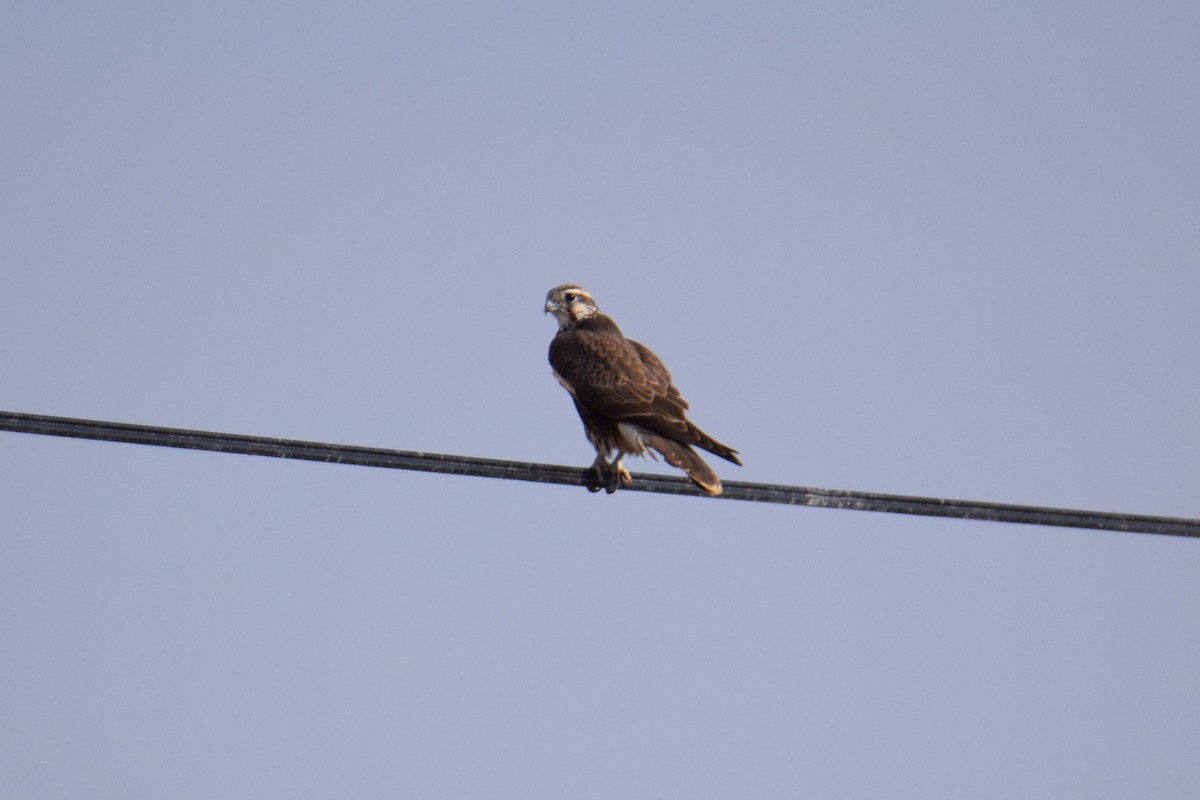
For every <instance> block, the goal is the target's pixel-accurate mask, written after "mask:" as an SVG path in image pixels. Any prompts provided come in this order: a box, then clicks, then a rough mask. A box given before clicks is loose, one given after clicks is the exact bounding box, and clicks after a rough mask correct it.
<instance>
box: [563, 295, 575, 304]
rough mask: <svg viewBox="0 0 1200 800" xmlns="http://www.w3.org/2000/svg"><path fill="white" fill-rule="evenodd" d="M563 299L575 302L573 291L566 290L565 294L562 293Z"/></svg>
mask: <svg viewBox="0 0 1200 800" xmlns="http://www.w3.org/2000/svg"><path fill="white" fill-rule="evenodd" d="M563 300H566V301H567V302H568V303H574V302H575V294H574V293H573V292H567V293H566V294H564V295H563Z"/></svg>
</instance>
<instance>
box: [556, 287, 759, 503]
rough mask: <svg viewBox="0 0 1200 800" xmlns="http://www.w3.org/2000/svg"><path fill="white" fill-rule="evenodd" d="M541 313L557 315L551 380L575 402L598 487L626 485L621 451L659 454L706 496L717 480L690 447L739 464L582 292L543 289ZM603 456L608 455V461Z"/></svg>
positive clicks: (659, 365) (653, 361)
mask: <svg viewBox="0 0 1200 800" xmlns="http://www.w3.org/2000/svg"><path fill="white" fill-rule="evenodd" d="M546 313H549V314H553V315H554V317H555V319H557V320H558V333H557V334H555V336H554V340H553V341H551V342H550V366H551V367H553V369H554V377H555V378H557V379H558V382H559V383H561V384H562V386H563V388H564V389H566V390H567V391H568V392H570V394H571V398H572V399H573V400H574V401H575V409H576V410H577V411H578V412H579V418H580V419H582V420H583V428H584V431H585V433H586V434H587V438H588V440H589V441H590V442H591V443H592V446H593V447H595V448H596V461H595V463H593V464H592V469H593V470H595V472H596V478H597V480H598V482H599V485H598V486H590V487H588V488H590V489H591V490H592V491H594V492H595V491H599V490H600V488H601V487H603V488H604V489H606V490H607V491H608V492H609V493H610V494H611V493H612V492H614V491H616V490H617V486H618V485H619V484H621V483H629V482H630V480H631V478H630V475H629V470H627V469H626V468H625V465H624V464H622V463H621V462H622V459H623V458H624V457H625V456H627V455H639V456H640V455H645V454H646V453H647V452H649V455H650V456H651V458H656V456H655V453H658V454H659V455H661V456H662V457H663V458H664V459H665V460H666V462H667V463H668V464H670V465H671V466H673V467H677V468H679V469H681V470H683V471H684V472H686V473H687V475H688V477H689V478H691V479H692V482H693V483H695V484H696V485H697V486H699V487H700V488H701V489H703V490H704V491H706V492H708V493H709V494H713V495H718V494H720V493H721V479H720V478H718V477H717V474H716V473H715V472H713V471H712V468H711V467H709V466H708V464H705V463H704V460H703V459H701V458H700V456H699V455H697V453H696V451H695V450H693V449H692V447H693V446H695V447H699V448H702V449H704V450H707V451H708V452H710V453H713V454H714V455H718V456H720V457H721V458H723V459H725V460H726V461H732V462H733V463H734V464H737V465H739V466H741V463H742V462H741V461H740V460H739V459H738V457H737V451H736V450H733V449H732V448H730V447H727V446H725V445H723V444H721V443H720V442H718V441H716V440H715V439H713V438H712V437H711V436H709V435H708V434H706V433H705V432H704V431H702V430H700V429H699V428H697V427H696V426H695V425H693V424H692V423H691V422H690V421H688V418H687V414H686V412H687V409H688V404H687V401H685V400H684V399H683V397H681V396H680V394H679V390H678V389H676V388H675V386H674V384H672V383H671V373H670V372H667V368H666V367H665V366H663V362H662V360H661V359H659V357H658V356H656V355H655V354H654V353H653V352H651V351H650V348H648V347H646V346H645V345H643V344H640V343H639V342H635V341H633V340H632V339H626V338H625V337H624V336H623V335H622V334H621V329H620V328H618V327H617V324H616V323H615V322H613V321H612V320H611V319H609V318H608V317H607V316H605V315H604V314H602V313H601V312H600V309H599V308H597V307H596V301H595V300H593V299H592V296H591V294H589V293H588V291H587V290H586V289H583V288H582V287H580V286H577V285H576V284H573V283H564V284H563V285H561V286H555V287H554V288H553V289H551V290H550V291H549V292H547V293H546ZM610 459H611V460H610Z"/></svg>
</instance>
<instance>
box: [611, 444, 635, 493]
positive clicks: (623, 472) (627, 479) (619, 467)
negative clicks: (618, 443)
mask: <svg viewBox="0 0 1200 800" xmlns="http://www.w3.org/2000/svg"><path fill="white" fill-rule="evenodd" d="M624 461H625V454H624V453H622V452H620V451H618V452H617V457H616V459H615V460H613V462H612V466H611V469H612V471H613V472H614V473H615V475H614V477H615V478H616V480H619V481H620V482H621V483H632V482H633V476H632V475H630V474H629V470H627V469H625V464H624V463H623V462H624ZM614 488H616V487H614Z"/></svg>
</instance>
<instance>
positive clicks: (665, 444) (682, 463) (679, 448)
mask: <svg viewBox="0 0 1200 800" xmlns="http://www.w3.org/2000/svg"><path fill="white" fill-rule="evenodd" d="M642 441H643V442H645V444H647V445H649V446H650V447H653V448H654V449H655V450H657V451H658V452H659V453H661V454H662V457H663V459H664V460H665V461H666V462H667V463H668V464H670V465H671V466H672V467H675V468H677V469H681V470H683V471H684V472H686V473H687V475H688V477H689V478H691V479H692V483H694V484H696V485H697V486H699V487H700V488H701V489H703V490H704V491H706V492H708V493H709V494H713V495H716V494H720V493H721V479H720V478H718V477H717V473H715V472H713V470H712V467H710V466H709V465H708V464H705V463H704V459H702V458H700V456H699V455H697V454H696V451H695V450H693V449H692V448H691V447H689V446H687V445H686V444H683V443H681V442H676V441H674V440H672V439H668V438H666V437H664V436H659V435H658V434H654V433H650V434H643V439H642ZM726 449H728V448H726ZM718 455H720V454H718Z"/></svg>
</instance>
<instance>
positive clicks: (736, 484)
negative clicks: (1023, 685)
mask: <svg viewBox="0 0 1200 800" xmlns="http://www.w3.org/2000/svg"><path fill="white" fill-rule="evenodd" d="M0 430H4V431H12V432H15V433H35V434H42V435H46V436H66V437H72V438H76V439H97V440H102V441H109V442H125V443H128V444H146V445H155V446H158V447H179V448H184V449H187V450H211V451H215V452H220V453H242V454H244V455H251V456H271V457H273V458H296V459H302V460H305V461H324V462H329V463H333V464H354V465H357V466H362V467H383V468H386V469H411V470H419V471H421V472H439V473H445V474H449V475H473V476H476V477H480V478H507V479H509V480H519V481H533V482H535V483H558V484H565V485H568V486H589V485H591V484H592V483H593V481H594V475H593V473H592V471H591V470H590V469H580V468H578V467H564V466H557V465H554V464H534V463H530V462H527V461H507V460H503V459H494V458H478V457H475V456H454V455H444V454H441V453H423V452H419V451H412V450H386V449H383V448H378V447H359V446H355V445H344V444H325V443H322V442H305V441H300V440H296V439H276V438H272V437H267V436H246V435H244V434H236V433H214V432H210V431H193V430H185V429H182V428H161V427H155V426H150V425H135V424H130V423H123V422H101V421H98V420H87V419H71V418H67V417H48V416H43V415H40V414H22V413H18V412H14V411H0ZM633 479H634V480H633V483H631V484H629V485H628V486H626V487H624V488H623V489H622V490H621V491H636V492H658V493H661V494H682V495H695V496H698V497H709V495H708V494H706V493H704V492H703V491H701V490H700V489H698V488H697V487H696V486H694V485H693V484H692V482H691V481H689V480H687V479H686V478H679V477H674V476H667V475H652V474H648V473H634V474H633ZM724 486H725V491H724V493H723V494H722V495H720V497H719V498H718V499H724V500H747V501H751V502H756V503H783V504H786V505H800V506H817V507H820V508H846V509H856V510H859V511H880V512H884V513H891V514H918V515H922V516H928V517H954V518H958V519H974V520H988V521H991V522H1017V523H1024V524H1027V525H1054V526H1059V527H1069V528H1092V529H1096V530H1105V531H1121V532H1125V533H1155V534H1161V535H1164V536H1191V537H1197V538H1200V520H1196V519H1182V518H1177V517H1152V516H1145V515H1142V514H1115V513H1110V512H1105V511H1081V510H1073V509H1064V508H1041V507H1037V506H1021V505H1010V504H1007V503H984V502H977V501H971V500H941V499H937V498H932V497H907V496H904V495H894V494H876V493H872V492H854V491H845V490H840V489H810V488H806V487H803V486H783V485H779V484H770V483H747V482H744V481H728V482H726V483H725V484H724Z"/></svg>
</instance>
